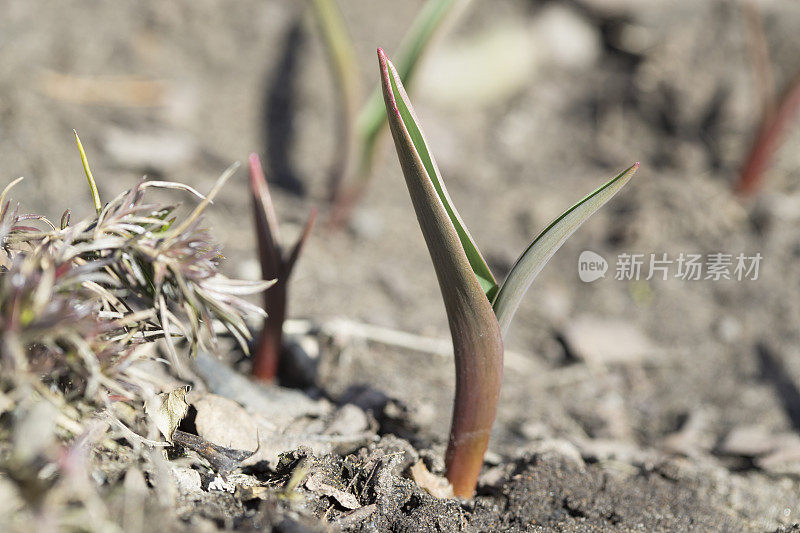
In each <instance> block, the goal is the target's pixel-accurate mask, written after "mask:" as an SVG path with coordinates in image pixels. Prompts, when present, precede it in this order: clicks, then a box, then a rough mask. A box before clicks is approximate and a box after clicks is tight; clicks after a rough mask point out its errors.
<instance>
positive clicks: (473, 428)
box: [378, 49, 639, 498]
mask: <svg viewBox="0 0 800 533" xmlns="http://www.w3.org/2000/svg"><path fill="white" fill-rule="evenodd" d="M378 58H379V63H380V70H381V80H382V88H383V97H384V102H385V105H386V112H387V115H388V120H389V127H390V129H391V131H392V137H393V138H394V143H395V148H396V150H397V155H398V158H399V159H400V166H401V167H402V169H403V174H404V176H405V180H406V185H407V187H408V192H409V195H410V196H411V203H412V204H413V206H414V211H415V212H416V215H417V221H418V222H419V225H420V228H421V229H422V234H423V236H424V238H425V242H426V244H427V246H428V251H429V253H430V255H431V259H432V261H433V266H434V270H435V271H436V277H437V278H438V280H439V288H440V290H441V292H442V298H443V300H444V304H445V310H446V311H447V319H448V322H449V325H450V333H451V336H452V338H453V350H454V355H455V365H456V395H455V401H454V404H453V418H452V423H451V427H450V437H449V442H448V446H447V453H446V456H445V465H446V469H447V478H448V480H449V481H450V483H451V484H452V485H453V492H454V494H455V495H456V496H459V497H463V498H469V497H471V496H472V494H473V492H474V490H475V486H476V484H477V480H478V474H479V473H480V469H481V465H482V464H483V456H484V454H485V452H486V448H487V446H488V443H489V435H490V433H491V429H492V425H493V423H494V419H495V415H496V413H497V403H498V400H499V397H500V384H501V382H502V376H503V337H504V335H505V333H506V331H508V327H509V325H510V323H511V320H512V318H513V316H514V313H515V312H516V310H517V307H518V306H519V303H520V301H521V300H522V297H523V295H524V294H525V292H526V291H527V290H528V288H529V287H530V285H531V283H532V282H533V280H534V279H535V278H536V276H537V275H538V274H539V272H540V271H541V270H542V268H543V267H544V265H545V264H546V263H547V261H548V260H549V259H550V258H551V257H552V256H553V254H554V253H555V252H556V250H558V249H559V248H560V247H561V245H562V244H564V242H565V241H566V240H567V238H569V236H570V235H572V233H573V232H574V231H575V230H576V229H578V227H579V226H580V225H581V224H582V223H583V222H584V221H585V220H586V219H587V218H589V216H590V215H591V214H592V213H594V212H595V211H597V210H598V209H599V208H600V207H601V206H602V205H603V204H605V203H606V202H607V201H608V200H610V199H611V197H613V196H614V195H615V194H616V193H617V191H619V190H620V189H621V188H622V187H623V186H624V185H625V184H626V183H627V182H628V181H629V180H630V179H631V177H632V176H633V174H634V172H636V169H637V168H638V166H639V164H638V163H636V164H634V165H633V166H631V167H630V168H628V169H627V170H625V171H624V172H622V173H621V174H619V175H618V176H617V177H615V178H613V179H612V180H610V181H609V182H607V183H606V184H605V185H603V186H602V187H600V188H599V189H597V190H596V191H594V192H592V193H591V194H589V195H588V196H586V197H585V198H584V199H582V200H581V201H580V202H578V203H577V204H575V205H574V206H572V207H570V208H569V209H567V210H566V211H565V212H564V213H562V214H561V215H560V216H559V217H558V218H556V219H555V220H554V221H553V222H552V223H550V225H548V226H547V227H546V228H545V229H544V230H543V231H542V232H541V233H540V234H539V235H538V236H537V237H536V238H535V239H534V240H533V242H531V244H530V245H529V246H528V248H527V249H526V250H525V251H524V252H523V253H522V255H520V257H519V259H517V262H516V264H515V265H514V267H513V268H512V269H511V272H510V273H509V275H508V277H507V278H506V280H505V282H504V283H503V284H502V286H501V285H498V284H497V282H496V281H495V278H494V276H493V275H492V272H491V270H490V269H489V267H488V265H487V264H486V261H485V260H484V259H483V256H482V255H481V253H480V251H479V250H478V247H477V246H476V245H475V242H474V241H473V239H472V237H471V236H470V234H469V232H468V231H467V228H466V226H465V225H464V222H463V221H462V220H461V217H460V216H459V214H458V212H457V211H456V209H455V207H454V206H453V203H452V201H451V200H450V196H449V195H448V194H447V189H446V188H445V186H444V182H443V181H442V178H441V175H440V173H439V169H438V167H437V166H436V161H435V160H434V158H433V155H432V153H431V152H430V149H429V148H428V144H427V141H426V140H425V136H424V135H423V133H422V129H421V128H420V126H419V122H418V120H417V118H416V115H415V114H414V110H413V108H412V107H411V102H410V101H409V99H408V95H407V94H406V91H405V89H404V88H403V84H402V81H401V79H400V76H399V75H398V73H397V70H396V69H395V67H394V65H392V63H391V62H390V61H389V60H388V59H387V58H386V55H385V54H384V52H383V50H381V49H378Z"/></svg>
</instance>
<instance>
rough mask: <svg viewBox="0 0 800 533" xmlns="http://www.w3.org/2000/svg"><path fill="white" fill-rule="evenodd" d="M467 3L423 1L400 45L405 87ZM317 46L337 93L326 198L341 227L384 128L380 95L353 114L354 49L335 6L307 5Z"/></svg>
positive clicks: (332, 1) (329, 0) (324, 0)
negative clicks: (313, 20) (315, 26)
mask: <svg viewBox="0 0 800 533" xmlns="http://www.w3.org/2000/svg"><path fill="white" fill-rule="evenodd" d="M469 2H470V0H429V1H428V2H426V3H425V5H424V6H423V7H422V8H421V9H420V11H419V13H417V16H416V18H415V19H414V21H413V22H412V24H411V26H410V28H409V29H408V32H407V33H406V35H405V37H404V38H403V41H402V43H401V45H400V49H399V51H398V54H397V57H398V61H397V65H398V72H399V73H400V78H401V79H402V80H403V82H404V83H405V84H410V83H411V81H412V79H413V77H414V74H415V73H416V71H417V70H418V67H419V64H420V61H421V59H422V57H423V55H424V53H425V51H426V50H428V49H429V48H430V45H431V44H432V42H433V41H434V40H435V38H436V37H437V36H438V35H441V34H442V33H443V30H444V28H445V27H446V22H447V21H448V20H452V19H453V18H455V15H456V13H457V12H460V11H462V10H463V9H464V8H465V7H466V6H467V4H469ZM311 3H312V6H313V8H314V14H315V16H316V19H317V22H318V25H319V27H320V29H321V32H322V36H323V41H324V43H325V47H326V49H327V51H328V57H329V60H330V62H331V67H332V71H333V75H334V78H335V80H336V85H337V86H338V89H339V98H340V104H339V106H338V109H339V111H340V117H339V119H340V126H339V127H340V135H338V136H337V138H338V142H339V146H338V148H337V151H336V160H335V162H334V164H333V168H332V171H331V175H330V179H329V185H328V194H329V201H330V202H331V204H332V221H333V223H334V225H340V224H342V223H344V222H346V221H347V219H348V218H349V216H350V212H351V210H352V208H353V207H354V205H355V204H356V203H357V202H358V200H359V199H360V198H361V196H362V195H363V193H364V191H365V190H366V187H367V184H368V182H369V180H370V177H371V175H372V166H373V162H374V158H375V152H376V150H377V148H378V140H379V138H380V133H381V132H382V131H383V128H384V126H385V125H386V113H385V112H384V108H383V103H382V100H383V98H382V96H381V89H380V87H376V88H375V89H374V90H373V91H372V93H371V94H370V96H369V98H368V99H367V101H366V103H365V104H364V105H363V107H361V108H360V110H359V102H360V101H361V95H362V87H361V85H360V80H361V72H360V70H359V69H358V62H357V60H356V56H355V47H354V46H353V42H352V39H351V37H350V34H349V32H348V31H347V25H346V23H345V21H344V17H343V16H342V12H341V10H340V9H339V6H338V3H337V2H336V0H311Z"/></svg>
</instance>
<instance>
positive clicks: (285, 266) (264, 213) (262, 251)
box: [250, 154, 317, 382]
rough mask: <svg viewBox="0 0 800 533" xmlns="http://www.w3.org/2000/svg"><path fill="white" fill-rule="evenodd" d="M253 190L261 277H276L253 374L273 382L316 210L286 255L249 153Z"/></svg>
mask: <svg viewBox="0 0 800 533" xmlns="http://www.w3.org/2000/svg"><path fill="white" fill-rule="evenodd" d="M250 192H251V195H252V198H253V217H254V218H253V220H254V223H255V229H256V238H257V239H258V254H259V259H260V262H261V274H262V278H263V279H264V280H275V284H274V285H273V286H272V288H271V289H270V290H269V291H267V292H265V293H264V309H266V310H267V317H266V318H265V319H264V327H263V328H262V330H261V335H260V336H259V339H258V344H257V346H256V351H255V354H254V356H253V375H254V376H255V377H257V378H258V379H260V380H262V381H266V382H271V381H274V379H275V377H276V376H277V374H278V365H279V363H280V356H281V352H282V351H283V322H284V320H285V319H286V302H287V300H286V298H287V291H288V289H289V276H291V274H292V270H293V269H294V265H295V262H297V258H298V257H299V256H300V252H301V251H302V250H303V246H304V245H305V243H306V241H307V240H308V236H309V234H310V233H311V229H312V228H313V227H314V221H315V220H316V218H317V210H316V209H312V210H311V214H310V215H309V216H308V220H307V221H306V224H305V227H304V228H303V231H302V232H301V233H300V236H299V237H298V238H297V241H296V242H295V243H294V246H292V249H291V250H290V251H289V253H288V254H287V253H284V249H283V245H282V244H281V236H280V232H279V231H278V218H277V216H276V215H275V208H274V207H273V205H272V198H271V196H270V194H269V188H268V187H267V180H266V179H265V178H264V172H263V170H262V169H261V161H260V160H259V159H258V155H257V154H250Z"/></svg>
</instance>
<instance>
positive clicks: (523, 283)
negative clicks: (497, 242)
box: [492, 163, 639, 336]
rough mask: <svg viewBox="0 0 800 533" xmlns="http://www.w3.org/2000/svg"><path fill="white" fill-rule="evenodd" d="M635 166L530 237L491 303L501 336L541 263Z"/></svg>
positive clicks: (618, 186)
mask: <svg viewBox="0 0 800 533" xmlns="http://www.w3.org/2000/svg"><path fill="white" fill-rule="evenodd" d="M638 168H639V163H635V164H634V165H633V166H631V167H630V168H628V169H627V170H625V171H623V172H622V173H621V174H620V175H618V176H617V177H615V178H614V179H612V180H610V181H609V182H608V183H606V184H605V185H603V186H602V187H600V188H599V189H597V190H596V191H594V192H593V193H591V194H590V195H588V196H587V197H586V198H584V199H583V200H581V201H580V202H578V203H577V204H575V205H573V206H572V207H570V208H569V209H567V210H566V211H564V212H563V213H562V214H561V215H560V216H559V217H558V218H556V219H555V220H554V221H553V222H551V223H550V225H549V226H547V227H546V228H545V229H544V231H542V232H541V233H540V234H539V235H538V236H537V237H536V238H535V239H533V242H531V244H530V245H529V246H528V248H527V249H526V250H525V251H524V252H523V253H522V255H520V257H519V259H517V262H516V263H515V264H514V266H513V267H512V268H511V272H510V273H509V274H508V277H507V278H506V280H505V282H504V283H503V286H502V288H501V289H500V291H499V292H498V293H497V296H496V298H495V299H494V302H493V304H492V307H493V308H494V312H495V315H497V321H498V322H499V323H500V330H501V331H502V332H503V336H505V334H506V331H508V326H509V324H510V323H511V319H512V318H514V313H516V312H517V308H518V307H519V303H520V301H521V300H522V297H523V296H524V295H525V293H526V292H528V288H530V286H531V283H533V280H534V279H535V278H536V276H538V275H539V272H541V271H542V269H543V268H544V265H546V264H547V262H548V261H549V260H550V258H551V257H553V254H555V253H556V251H557V250H558V249H559V248H561V245H562V244H564V242H566V240H567V239H568V238H569V236H570V235H572V234H573V233H574V232H575V230H577V229H578V228H579V227H580V226H581V224H583V223H584V222H585V221H586V219H587V218H589V217H590V216H591V215H592V214H593V213H594V212H595V211H597V210H598V209H600V208H601V207H602V206H603V204H605V203H606V202H608V201H609V200H610V199H611V198H612V197H613V196H614V195H615V194H617V192H618V191H619V190H620V189H622V187H624V186H625V184H626V183H628V181H630V179H631V178H632V177H633V174H634V173H635V172H636V169H638Z"/></svg>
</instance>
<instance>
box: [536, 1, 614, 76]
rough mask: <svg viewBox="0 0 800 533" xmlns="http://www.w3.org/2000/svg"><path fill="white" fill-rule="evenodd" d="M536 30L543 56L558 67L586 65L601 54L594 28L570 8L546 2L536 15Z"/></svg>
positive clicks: (598, 39)
mask: <svg viewBox="0 0 800 533" xmlns="http://www.w3.org/2000/svg"><path fill="white" fill-rule="evenodd" d="M535 29H536V37H537V40H538V41H539V43H540V45H541V46H542V48H544V49H545V50H546V54H545V56H546V57H547V59H548V60H549V61H552V62H553V63H555V64H557V65H559V66H563V67H567V68H586V67H588V66H591V65H592V64H593V63H594V62H595V60H596V59H597V58H598V57H599V56H600V35H599V33H598V31H597V28H595V27H594V26H593V25H592V24H590V23H589V21H588V20H586V19H585V18H584V17H583V16H581V15H580V14H579V13H577V12H576V11H575V10H574V9H572V8H569V7H566V6H564V5H561V4H548V5H547V7H545V8H544V9H542V11H541V13H540V14H539V17H538V18H537V20H536V23H535Z"/></svg>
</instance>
